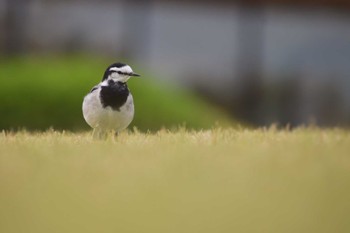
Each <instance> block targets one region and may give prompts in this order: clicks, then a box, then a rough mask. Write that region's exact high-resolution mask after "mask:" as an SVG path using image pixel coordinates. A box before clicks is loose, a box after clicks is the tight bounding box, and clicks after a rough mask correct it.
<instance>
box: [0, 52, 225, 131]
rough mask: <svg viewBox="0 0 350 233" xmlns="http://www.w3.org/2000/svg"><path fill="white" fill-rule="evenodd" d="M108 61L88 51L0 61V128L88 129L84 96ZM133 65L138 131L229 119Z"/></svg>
mask: <svg viewBox="0 0 350 233" xmlns="http://www.w3.org/2000/svg"><path fill="white" fill-rule="evenodd" d="M113 62H115V60H114V59H106V58H104V59H103V58H98V59H96V58H91V57H88V56H62V57H40V56H39V57H18V58H13V59H9V60H0V129H13V130H18V129H22V128H25V129H28V130H45V129H48V128H50V127H53V128H54V129H66V130H74V131H81V130H83V129H89V127H88V125H87V124H86V123H85V121H84V119H83V116H82V110H81V108H82V107H81V106H82V101H83V98H84V96H85V95H86V94H87V93H88V92H89V91H90V90H91V88H92V87H93V86H95V85H96V84H98V83H99V82H100V81H101V79H102V75H103V73H104V71H105V69H106V67H107V66H108V65H110V64H111V63H113ZM132 66H133V68H134V70H135V72H136V71H137V72H138V73H140V74H141V75H142V77H141V78H134V79H130V81H129V82H128V86H129V89H130V90H131V92H132V94H133V96H134V102H135V119H134V121H133V123H132V124H133V125H136V126H137V128H139V129H140V130H142V131H147V130H157V129H160V128H161V127H167V128H169V127H174V126H175V127H176V126H177V125H179V124H186V126H187V127H188V128H194V129H202V128H210V127H211V126H212V125H214V124H215V123H219V124H221V125H228V124H231V120H230V119H229V118H228V117H227V116H226V115H225V114H223V112H222V111H220V110H218V109H216V108H214V107H213V106H210V105H209V104H207V103H205V102H204V101H202V100H201V99H200V98H198V97H197V96H195V95H193V94H192V93H190V92H188V91H186V90H183V89H180V88H176V87H174V86H173V85H170V84H165V83H163V82H161V81H156V80H155V79H154V77H152V75H150V74H149V73H147V71H145V70H143V69H142V68H140V67H138V66H137V64H134V65H132ZM158 80H162V79H158Z"/></svg>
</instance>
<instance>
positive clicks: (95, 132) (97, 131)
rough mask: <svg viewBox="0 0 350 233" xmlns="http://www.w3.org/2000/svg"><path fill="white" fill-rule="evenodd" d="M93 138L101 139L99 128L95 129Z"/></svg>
mask: <svg viewBox="0 0 350 233" xmlns="http://www.w3.org/2000/svg"><path fill="white" fill-rule="evenodd" d="M92 138H93V139H95V140H96V139H100V130H99V129H97V128H94V130H93V131H92Z"/></svg>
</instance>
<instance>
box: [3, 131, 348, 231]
mask: <svg viewBox="0 0 350 233" xmlns="http://www.w3.org/2000/svg"><path fill="white" fill-rule="evenodd" d="M349 152H350V133H349V132H347V131H343V130H336V129H334V130H319V129H296V130H294V131H276V130H274V129H268V130H263V129H259V130H245V129H235V130H234V129H226V130H223V129H213V130H208V131H197V132H195V131H193V132H188V131H186V130H183V129H180V130H178V131H175V132H168V131H166V130H162V131H158V132H156V133H154V134H144V133H140V132H138V131H135V132H124V133H122V134H121V135H120V137H118V139H117V140H116V141H113V140H112V139H110V140H108V141H93V140H92V139H91V137H90V135H89V134H72V133H59V132H53V131H52V132H46V133H42V134H29V133H25V132H19V133H4V132H3V133H2V134H0V190H1V192H0V232H4V233H5V232H6V233H12V232H13V233H18V232H35V233H40V232H43V233H44V232H45V233H46V232H51V233H53V232H65V233H68V232H74V233H78V232H84V233H86V232H152V233H154V232H190V233H192V232H201V233H205V232H228V233H231V232H293V233H294V232H298V233H300V232H305V233H306V232H307V233H309V232H318V233H320V232H344V233H345V232H350V221H349V216H350V201H349V197H350V153H349Z"/></svg>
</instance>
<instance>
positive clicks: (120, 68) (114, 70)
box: [102, 62, 140, 83]
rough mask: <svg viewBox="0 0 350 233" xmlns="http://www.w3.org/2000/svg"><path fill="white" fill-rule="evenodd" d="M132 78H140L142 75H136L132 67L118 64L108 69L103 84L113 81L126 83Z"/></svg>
mask: <svg viewBox="0 0 350 233" xmlns="http://www.w3.org/2000/svg"><path fill="white" fill-rule="evenodd" d="M132 76H135V77H139V76H140V75H138V74H136V73H134V72H133V71H132V69H131V67H130V66H128V65H126V64H123V63H120V62H118V63H113V64H112V65H110V66H108V67H107V69H106V71H105V73H104V75H103V78H102V82H103V81H108V80H110V79H112V80H113V81H115V82H122V83H126V82H127V81H128V80H129V78H131V77H132Z"/></svg>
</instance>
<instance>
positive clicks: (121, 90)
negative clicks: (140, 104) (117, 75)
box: [100, 80, 129, 111]
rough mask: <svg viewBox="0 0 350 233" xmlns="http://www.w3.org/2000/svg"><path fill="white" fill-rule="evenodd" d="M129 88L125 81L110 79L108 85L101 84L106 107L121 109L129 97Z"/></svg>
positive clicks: (102, 101) (101, 94)
mask: <svg viewBox="0 0 350 233" xmlns="http://www.w3.org/2000/svg"><path fill="white" fill-rule="evenodd" d="M128 96H129V89H128V87H127V85H126V84H125V83H122V82H114V81H113V80H109V81H108V86H101V92H100V99H101V103H102V106H103V107H104V108H106V107H108V106H109V107H111V108H112V109H113V110H116V111H120V107H121V106H123V105H124V104H125V102H126V100H127V99H128Z"/></svg>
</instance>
